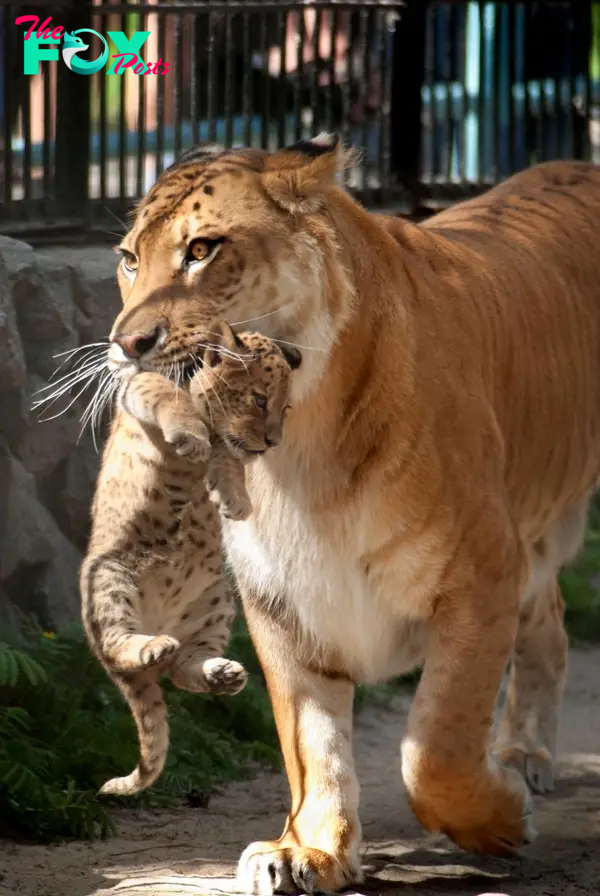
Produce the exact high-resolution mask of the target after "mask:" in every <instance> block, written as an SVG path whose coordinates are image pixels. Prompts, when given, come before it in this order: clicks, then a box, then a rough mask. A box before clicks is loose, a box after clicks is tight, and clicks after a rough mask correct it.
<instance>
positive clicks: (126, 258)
mask: <svg viewBox="0 0 600 896" xmlns="http://www.w3.org/2000/svg"><path fill="white" fill-rule="evenodd" d="M119 251H120V253H121V255H122V256H123V267H124V268H125V270H126V271H129V272H130V273H131V274H135V272H136V271H137V269H138V260H137V258H136V257H135V255H134V254H133V252H127V250H126V249H120V250H119Z"/></svg>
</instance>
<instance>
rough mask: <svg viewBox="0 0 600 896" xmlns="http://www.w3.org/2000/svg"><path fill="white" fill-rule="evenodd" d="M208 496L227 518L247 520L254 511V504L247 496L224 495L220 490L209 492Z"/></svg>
mask: <svg viewBox="0 0 600 896" xmlns="http://www.w3.org/2000/svg"><path fill="white" fill-rule="evenodd" d="M208 496H209V498H210V500H211V501H212V502H213V504H216V505H217V507H218V508H219V513H220V514H221V516H222V517H225V519H226V520H238V521H239V520H247V519H248V517H249V516H250V514H251V513H252V504H251V503H250V499H249V498H247V497H242V496H240V497H237V496H234V497H229V496H228V497H225V498H224V497H223V495H222V494H219V493H218V492H214V491H212V492H209V493H208Z"/></svg>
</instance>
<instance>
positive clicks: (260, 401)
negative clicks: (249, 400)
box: [252, 392, 267, 411]
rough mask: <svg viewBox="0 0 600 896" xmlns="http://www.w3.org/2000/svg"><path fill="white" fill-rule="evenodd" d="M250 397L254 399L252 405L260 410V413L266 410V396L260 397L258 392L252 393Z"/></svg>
mask: <svg viewBox="0 0 600 896" xmlns="http://www.w3.org/2000/svg"><path fill="white" fill-rule="evenodd" d="M252 397H253V398H254V404H255V405H256V407H257V408H260V410H261V411H264V410H266V407H267V396H266V395H261V394H260V393H259V392H253V393H252Z"/></svg>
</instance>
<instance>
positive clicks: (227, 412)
mask: <svg viewBox="0 0 600 896" xmlns="http://www.w3.org/2000/svg"><path fill="white" fill-rule="evenodd" d="M214 340H215V341H214V343H213V345H214V348H213V349H212V350H211V352H210V353H209V352H206V353H205V359H206V363H205V366H204V368H203V369H202V370H200V371H198V372H197V373H196V374H195V376H194V377H193V378H192V379H191V382H190V385H189V390H185V389H183V388H180V387H178V386H177V385H176V384H174V383H172V382H169V381H168V380H167V379H165V378H163V377H162V376H160V375H159V374H156V373H147V372H142V373H139V374H137V375H134V376H132V377H130V378H129V379H127V380H126V381H125V382H124V384H123V386H122V387H121V390H120V396H119V405H120V407H119V410H118V412H117V415H116V418H115V421H114V424H113V426H112V431H111V434H110V438H109V441H108V443H107V445H106V448H105V451H104V456H103V460H102V468H101V472H100V475H99V478H98V483H97V487H96V494H95V498H94V504H93V512H92V535H91V540H90V545H89V549H88V552H87V556H86V558H85V561H84V564H83V567H82V572H81V593H82V610H83V620H84V625H85V630H86V632H87V636H88V639H89V642H90V644H91V646H92V649H93V650H94V652H95V654H96V655H97V657H98V658H99V660H100V662H101V663H102V664H103V666H104V668H105V669H106V670H107V672H108V674H109V675H110V676H111V678H112V679H113V681H115V683H116V684H117V685H118V687H119V688H120V689H121V691H122V693H123V695H124V697H125V699H126V701H127V703H128V704H129V706H130V708H131V711H132V713H133V716H134V718H135V721H136V725H137V729H138V735H139V742H140V754H141V759H140V762H139V764H138V766H137V768H136V769H135V770H134V771H133V772H132V773H131V774H130V775H128V776H127V777H124V778H114V779H112V780H110V781H108V782H107V783H106V784H105V785H104V786H103V787H102V791H101V792H102V793H112V794H131V793H135V792H137V791H139V790H142V789H144V788H147V787H149V786H150V785H151V784H152V783H153V782H154V781H155V780H156V779H157V777H158V776H159V775H160V773H161V771H162V769H163V767H164V763H165V759H166V754H167V749H168V742H169V733H168V724H167V719H166V707H165V703H164V699H163V694H162V690H161V688H160V685H159V681H158V679H159V675H160V674H161V673H166V674H167V675H169V676H170V678H171V680H172V682H173V683H174V684H175V685H176V686H177V687H180V688H183V689H185V690H188V691H193V692H198V693H206V692H209V693H213V694H236V693H237V692H238V691H240V690H241V689H242V688H243V687H244V685H245V683H246V678H247V675H246V671H245V669H244V668H243V666H242V665H240V663H237V662H235V661H233V660H229V659H225V658H224V657H223V656H222V654H223V651H224V649H225V647H226V644H227V641H228V639H229V629H230V624H231V622H232V619H233V616H234V601H233V597H232V594H231V591H230V588H229V586H228V584H227V581H226V579H225V576H224V574H223V569H222V565H221V538H220V525H219V518H218V513H217V510H216V508H215V506H214V504H215V503H216V504H218V505H219V506H220V509H221V511H222V512H223V513H224V514H225V515H227V516H229V517H231V518H235V519H244V518H245V517H247V516H248V514H249V513H250V512H251V506H250V502H249V499H248V495H247V492H246V489H245V485H244V464H245V463H247V462H248V461H249V460H251V459H252V457H254V456H255V455H258V454H259V453H262V452H264V451H265V450H267V449H268V448H270V447H272V446H274V445H275V444H276V443H277V442H278V441H279V440H280V438H281V431H282V425H283V417H284V415H285V411H286V409H287V402H288V398H289V383H290V370H291V368H290V365H289V363H288V361H287V360H286V359H285V358H284V356H283V354H282V352H281V351H280V350H279V349H278V348H277V346H276V345H275V344H274V343H272V342H271V341H270V340H268V339H265V338H264V337H262V336H259V335H257V334H251V333H250V334H242V336H241V337H238V336H234V334H233V333H232V331H230V330H228V328H225V327H223V329H222V330H221V331H220V332H219V335H218V336H215V337H214ZM292 360H293V361H294V360H297V358H296V359H292ZM211 444H212V449H211ZM209 453H210V459H208V458H209ZM205 478H206V480H207V482H208V484H209V487H210V494H209V493H208V492H207V488H206V484H205V481H204V479H205Z"/></svg>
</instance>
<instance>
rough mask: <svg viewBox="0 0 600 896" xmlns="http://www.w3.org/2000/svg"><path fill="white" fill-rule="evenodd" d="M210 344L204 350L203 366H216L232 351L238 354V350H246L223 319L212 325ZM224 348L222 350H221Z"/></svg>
mask: <svg viewBox="0 0 600 896" xmlns="http://www.w3.org/2000/svg"><path fill="white" fill-rule="evenodd" d="M209 338H210V340H211V344H210V346H209V347H208V348H207V349H206V351H205V352H204V358H203V363H204V366H205V367H217V366H218V365H219V364H221V363H222V362H223V358H224V357H227V356H228V355H230V354H231V353H232V352H233V353H234V354H235V355H239V354H240V352H245V351H246V346H245V345H244V343H243V342H242V340H241V339H240V338H239V336H236V334H235V333H234V332H233V330H232V329H231V327H230V326H229V324H228V323H226V322H225V321H224V320H222V321H219V323H218V324H217V325H216V326H215V327H214V329H213V330H212V332H211V334H210V336H209ZM221 349H224V351H221Z"/></svg>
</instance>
